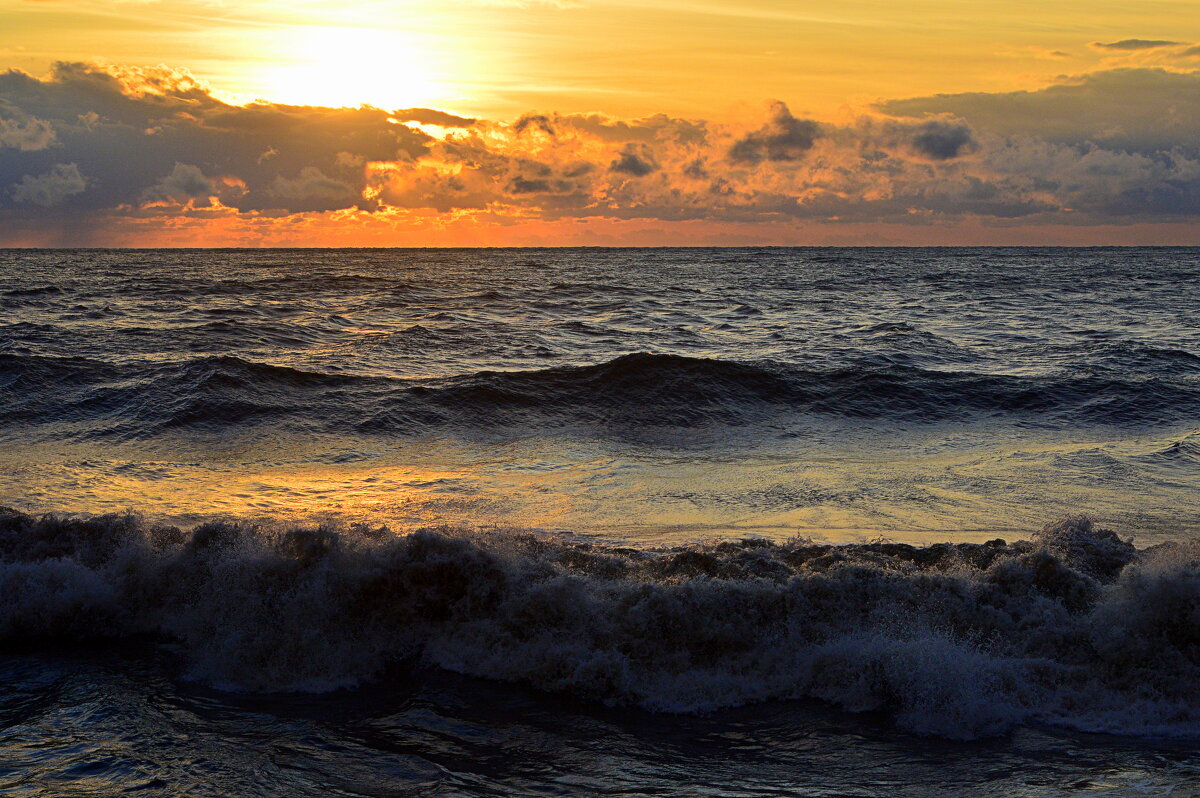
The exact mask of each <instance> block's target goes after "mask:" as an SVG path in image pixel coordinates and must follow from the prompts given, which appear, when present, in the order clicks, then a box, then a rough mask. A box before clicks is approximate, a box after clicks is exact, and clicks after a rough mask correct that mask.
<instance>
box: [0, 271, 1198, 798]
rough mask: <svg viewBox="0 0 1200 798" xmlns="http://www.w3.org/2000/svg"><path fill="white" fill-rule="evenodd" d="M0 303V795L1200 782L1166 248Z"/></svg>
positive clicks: (1073, 788)
mask: <svg viewBox="0 0 1200 798" xmlns="http://www.w3.org/2000/svg"><path fill="white" fill-rule="evenodd" d="M0 311H2V315H0V508H4V509H2V510H0V790H12V791H15V792H17V793H20V792H21V791H23V790H24V791H26V792H28V791H29V790H30V789H33V790H34V794H37V789H38V788H31V787H30V785H31V784H38V785H49V786H48V787H47V789H48V791H49V794H54V795H95V796H107V795H112V794H116V793H118V792H122V791H127V790H134V789H137V790H143V791H147V794H171V795H177V794H188V795H212V796H226V795H248V794H272V795H276V794H277V795H296V796H327V795H330V794H338V795H363V796H366V795H372V796H378V795H398V794H399V795H455V796H471V797H474V796H480V797H482V796H497V795H506V796H507V795H544V794H562V795H589V796H590V795H596V794H622V795H648V794H654V795H669V796H681V797H682V796H690V795H695V794H699V793H704V794H711V795H723V796H732V795H763V794H772V795H788V796H793V795H795V796H801V795H803V796H813V795H854V796H887V798H908V797H909V796H911V797H912V798H932V796H943V795H961V794H967V793H970V794H972V795H980V796H987V795H991V796H997V798H1000V796H1003V798H1009V796H1012V795H1030V796H1034V795H1036V796H1047V797H1048V796H1055V798H1065V797H1066V796H1073V795H1077V794H1079V791H1080V790H1085V791H1090V792H1092V793H1096V794H1105V795H1120V796H1124V795H1129V794H1146V795H1187V794H1190V793H1189V792H1188V790H1191V789H1192V788H1193V787H1194V786H1195V785H1197V784H1200V757H1197V755H1196V742H1197V740H1198V739H1200V503H1198V502H1197V501H1196V497H1197V496H1200V421H1198V419H1200V323H1198V322H1197V321H1196V320H1197V319H1200V250H1197V249H1186V248H1177V249H1165V248H1164V249H1156V248H1145V249H1023V248H1003V249H666V250H633V249H631V250H604V249H575V250H344V251H341V250H339V251H335V250H264V251H207V250H206V251H166V250H162V251H155V250H144V251H123V252H122V251H69V250H64V251H52V250H47V251H37V252H34V251H7V252H0ZM897 763H899V765H897ZM44 792H45V791H43V793H44Z"/></svg>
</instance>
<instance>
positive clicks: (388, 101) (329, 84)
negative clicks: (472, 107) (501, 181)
mask: <svg viewBox="0 0 1200 798" xmlns="http://www.w3.org/2000/svg"><path fill="white" fill-rule="evenodd" d="M278 52H279V56H278V58H277V60H275V61H274V64H273V65H272V66H269V67H267V68H266V69H265V70H264V73H263V75H262V78H261V85H262V90H263V91H264V92H265V95H266V96H265V99H268V100H271V101H273V102H281V103H290V104H296V105H324V106H334V107H340V106H358V105H364V104H366V105H373V106H377V107H380V108H385V109H396V108H409V107H413V106H421V105H430V104H436V103H437V102H438V101H439V100H444V99H446V98H447V92H446V88H445V85H444V84H443V82H442V81H441V80H439V79H438V78H437V77H436V76H437V75H438V71H439V70H438V67H439V62H440V61H441V60H442V57H441V54H440V53H439V52H438V51H437V49H436V48H435V47H434V46H432V42H429V41H426V40H424V39H423V38H422V37H419V36H416V35H413V34H410V33H408V32H406V31H403V30H395V29H371V28H360V27H302V28H295V29H291V30H289V31H287V32H286V33H284V34H282V35H281V37H280V41H279V45H278Z"/></svg>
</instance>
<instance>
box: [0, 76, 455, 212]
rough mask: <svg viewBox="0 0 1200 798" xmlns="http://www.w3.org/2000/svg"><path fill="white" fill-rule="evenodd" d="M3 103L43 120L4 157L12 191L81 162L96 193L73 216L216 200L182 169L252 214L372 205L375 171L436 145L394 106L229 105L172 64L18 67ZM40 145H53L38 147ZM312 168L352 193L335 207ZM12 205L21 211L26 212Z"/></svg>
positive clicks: (2, 167)
mask: <svg viewBox="0 0 1200 798" xmlns="http://www.w3.org/2000/svg"><path fill="white" fill-rule="evenodd" d="M0 103H2V105H0V107H2V108H5V109H9V113H7V114H6V115H7V117H8V118H10V119H12V118H17V117H15V116H14V112H19V113H20V114H21V115H22V116H21V117H20V118H22V119H24V120H36V122H33V121H26V122H23V123H22V126H21V127H19V128H18V134H19V136H20V141H22V142H25V147H24V148H21V149H18V150H17V151H15V152H14V151H11V150H5V151H4V152H5V155H4V156H3V157H0V185H10V184H12V183H15V182H16V181H18V180H20V179H22V177H23V176H24V175H31V174H34V175H36V174H40V173H45V172H46V171H47V170H49V169H50V168H51V167H52V166H53V165H54V164H55V163H66V162H71V163H74V164H76V165H77V166H78V169H79V170H80V172H81V173H82V174H85V175H87V178H88V190H87V192H86V194H82V195H81V196H80V197H79V198H78V201H77V202H73V203H71V206H70V210H71V212H73V213H74V212H79V211H81V210H94V211H100V210H105V209H112V208H117V207H128V208H134V209H136V208H137V207H138V206H139V205H140V204H142V203H144V202H147V201H153V202H162V201H164V200H168V199H170V198H172V197H179V196H184V195H185V194H186V195H187V196H188V198H189V199H191V200H195V201H199V204H205V203H204V202H203V201H204V200H206V199H207V198H202V197H196V196H191V194H189V193H188V192H190V191H193V190H200V188H201V187H202V186H204V185H205V184H204V183H203V182H202V181H199V180H196V181H194V182H193V183H192V187H191V188H190V189H186V190H185V188H184V184H183V182H181V181H183V180H184V179H185V178H186V177H187V176H188V174H191V173H190V172H189V173H188V174H185V173H184V172H178V171H176V170H177V168H178V166H179V165H181V164H186V165H187V168H188V169H194V170H198V173H200V174H203V175H204V176H206V179H208V180H209V181H210V183H211V186H212V190H213V191H217V190H218V188H221V189H222V191H223V192H224V193H223V196H222V201H223V202H228V203H232V206H231V207H233V208H234V209H236V210H237V211H241V212H250V211H268V210H269V211H277V212H283V213H293V212H304V211H311V210H314V209H329V208H331V207H332V206H334V205H337V206H338V207H346V205H345V203H346V202H348V203H350V204H351V205H354V204H356V203H359V202H361V203H362V204H363V206H364V207H365V206H369V205H370V203H369V201H367V200H365V199H363V198H362V192H363V189H364V188H365V187H366V174H365V167H364V164H365V163H367V162H370V161H376V160H389V161H391V160H402V159H406V158H412V157H417V156H420V155H421V154H422V153H423V152H424V151H425V148H426V146H427V143H428V142H429V141H431V140H432V139H431V137H429V136H428V135H426V134H425V133H422V132H420V131H417V130H413V129H412V128H409V127H407V126H405V125H403V124H399V123H397V122H394V121H389V118H392V117H391V115H390V114H389V113H388V112H387V111H385V110H382V109H375V108H368V107H363V108H320V107H306V106H287V105H278V104H272V103H255V104H251V105H247V106H234V105H229V104H227V103H224V102H221V101H220V100H218V99H216V98H215V97H213V96H212V94H211V93H210V92H209V91H208V90H207V88H206V87H205V86H204V85H203V84H201V83H200V82H199V81H197V80H196V79H195V78H193V77H192V76H191V75H190V74H188V73H186V72H183V71H177V70H169V69H166V68H158V69H151V70H137V69H114V68H101V67H98V66H95V65H89V64H80V63H59V64H56V65H55V66H54V68H53V71H52V72H51V74H50V75H49V76H48V77H47V78H45V79H37V78H34V77H31V76H29V75H26V74H24V73H21V72H16V71H9V72H6V73H0ZM48 129H52V132H53V134H54V139H53V142H52V146H51V143H50V142H47V141H46V139H47V135H46V134H45V133H44V131H45V130H48ZM4 130H5V131H10V128H9V127H6V128H4ZM35 134H36V135H35ZM11 135H12V134H11V132H8V133H6V136H11ZM5 140H6V141H8V138H6V139H5ZM37 143H44V144H46V146H44V147H31V146H30V145H31V144H37ZM356 159H357V165H355V160H356ZM306 169H316V170H319V171H320V172H321V174H322V175H323V176H324V178H326V179H328V180H330V181H332V182H333V183H337V184H339V185H341V186H342V188H340V189H338V192H339V193H338V197H340V199H339V200H336V201H335V200H334V198H333V190H334V186H333V185H332V184H323V183H321V182H320V181H319V180H317V179H315V178H313V174H312V173H311V172H306V171H304V170H306ZM172 175H173V177H172ZM164 176H168V177H167V178H166V182H163V181H164ZM192 176H193V177H194V174H193V175H192ZM234 185H237V186H240V189H239V190H237V191H234V190H232V188H231V187H232V186H234ZM181 192H182V193H181ZM218 193H220V192H218ZM10 200H11V202H10V203H9V210H10V212H19V211H20V208H18V207H14V206H15V205H16V202H15V199H12V198H11V197H10ZM339 203H340V204H339ZM3 208H4V203H3V200H2V199H0V212H2V211H3Z"/></svg>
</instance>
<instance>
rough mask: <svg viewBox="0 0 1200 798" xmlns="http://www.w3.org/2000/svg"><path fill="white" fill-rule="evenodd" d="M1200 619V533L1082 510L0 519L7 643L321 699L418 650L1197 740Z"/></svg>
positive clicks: (968, 731) (564, 686)
mask: <svg viewBox="0 0 1200 798" xmlns="http://www.w3.org/2000/svg"><path fill="white" fill-rule="evenodd" d="M1197 607H1200V547H1198V546H1197V544H1194V543H1193V544H1164V545H1160V546H1156V547H1153V548H1151V549H1146V550H1143V551H1137V550H1135V549H1134V547H1133V546H1132V545H1130V544H1129V543H1127V542H1124V541H1122V540H1121V539H1119V538H1118V537H1117V536H1116V535H1115V534H1113V533H1111V532H1108V531H1104V530H1101V529H1097V528H1095V527H1094V526H1093V525H1092V524H1091V523H1090V522H1089V521H1087V520H1086V519H1083V518H1075V519H1069V520H1066V521H1063V522H1060V523H1057V524H1054V525H1051V526H1048V527H1047V528H1046V529H1045V530H1043V531H1042V532H1041V533H1040V534H1039V535H1037V536H1036V537H1035V538H1034V539H1033V540H1032V541H1028V542H1017V543H1011V544H1010V543H1005V542H1004V541H1000V540H997V541H992V542H990V543H986V544H967V543H960V544H949V543H946V544H939V545H935V546H928V547H924V548H917V547H913V546H907V545H902V544H894V543H886V542H877V543H870V544H860V545H842V546H831V545H819V544H815V543H812V542H810V541H806V540H793V541H791V542H788V543H785V544H772V543H769V542H766V541H762V540H753V539H751V540H742V541H731V542H723V543H717V544H708V545H692V546H679V547H671V548H660V549H652V550H639V549H633V548H622V547H610V546H601V545H595V544H589V543H584V542H578V541H572V540H568V539H563V538H558V537H550V536H545V535H538V534H532V533H521V532H487V533H482V532H471V531H466V530H455V529H429V530H424V531H420V532H416V533H413V534H410V535H407V536H402V537H397V536H394V535H392V534H391V533H389V532H387V531H386V530H382V529H373V528H368V527H351V528H345V529H340V530H334V529H329V528H319V529H300V528H283V527H280V528H268V527H256V526H248V525H239V524H233V523H209V524H205V525H202V526H198V527H196V528H194V529H192V530H180V529H177V528H174V527H161V526H154V525H148V524H145V523H142V522H140V521H139V520H138V519H137V518H135V517H133V516H103V517H97V518H91V519H85V520H79V519H68V518H60V517H53V516H46V517H41V518H36V517H33V516H29V515H25V514H21V513H18V512H15V511H11V510H3V511H0V640H3V641H4V642H5V643H7V644H9V645H15V644H22V645H25V646H36V645H39V644H40V643H54V644H58V645H61V644H67V645H70V644H75V643H79V642H82V641H87V640H98V639H110V640H120V639H124V638H126V637H131V636H144V635H152V636H155V637H157V638H160V639H162V640H166V641H172V642H174V643H175V644H177V645H178V650H179V651H180V652H181V653H182V656H183V658H184V667H185V668H186V670H187V673H188V674H189V675H190V677H192V678H195V679H199V680H203V681H205V682H207V683H209V684H212V685H215V686H218V687H222V688H226V689H235V690H251V691H292V690H301V691H327V690H332V689H335V688H338V687H342V686H347V685H351V684H355V683H359V682H362V681H364V680H369V679H371V678H372V677H374V676H376V675H378V674H380V673H381V672H382V669H383V668H384V667H385V666H386V665H387V664H389V663H391V662H395V661H400V660H414V659H415V660H419V661H421V662H424V663H427V664H430V665H435V666H439V667H442V668H446V669H449V670H453V671H458V672H462V673H467V674H473V675H477V676H483V677H487V678H492V679H499V680H504V681H512V682H520V683H525V684H528V685H532V686H534V687H537V688H539V689H542V690H547V691H553V692H562V693H567V694H570V695H573V696H576V697H579V698H584V699H593V700H599V701H603V702H607V703H611V704H632V705H638V706H641V707H644V708H647V709H650V710H654V711H665V712H699V711H706V710H711V709H714V708H718V707H726V706H734V705H740V704H745V703H749V702H758V701H766V700H773V699H784V698H796V697H809V698H817V699H821V700H824V701H828V702H830V703H832V704H835V705H837V706H840V707H843V708H845V709H849V710H854V711H862V710H873V711H883V712H888V713H891V714H892V715H893V716H894V718H895V720H896V722H897V723H898V724H899V725H900V726H901V727H902V728H904V729H907V730H909V731H912V732H916V733H920V734H930V735H940V736H946V737H952V738H971V737H978V736H981V735H991V734H997V733H1003V732H1005V731H1007V730H1009V729H1011V728H1013V727H1014V726H1016V725H1018V724H1022V723H1027V722H1034V721H1037V722H1045V723H1052V724H1059V725H1064V726H1068V727H1073V728H1078V729H1087V730H1094V731H1109V732H1119V733H1122V734H1135V735H1182V736H1194V735H1196V734H1197V730H1198V729H1200V617H1198V616H1197Z"/></svg>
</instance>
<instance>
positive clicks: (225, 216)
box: [0, 0, 1200, 245]
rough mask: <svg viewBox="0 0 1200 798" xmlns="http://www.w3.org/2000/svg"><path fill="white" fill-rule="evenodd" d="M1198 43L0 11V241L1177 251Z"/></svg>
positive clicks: (100, 10) (225, 8) (918, 23)
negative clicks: (1033, 246)
mask: <svg viewBox="0 0 1200 798" xmlns="http://www.w3.org/2000/svg"><path fill="white" fill-rule="evenodd" d="M1198 41H1200V14H1197V13H1195V11H1194V4H1193V3H1191V2H1190V0H1188V1H1187V2H1185V1H1184V0H1150V1H1147V2H1139V3H1129V2H1124V3H1116V2H1107V3H1106V2H1088V3H1084V2H1057V3H1053V4H1045V3H1034V2H1026V1H1025V0H999V1H998V2H995V3H990V4H981V3H973V2H963V0H906V1H905V2H882V1H880V2H875V1H864V0H858V1H852V2H832V1H826V0H820V1H815V0H814V1H810V2H770V1H769V0H753V2H736V3H735V2H721V1H720V0H713V1H712V2H691V1H688V0H662V1H660V2H639V3H631V2H612V1H611V0H579V1H578V2H575V0H560V1H559V2H544V1H538V0H525V1H523V2H522V1H521V0H491V1H490V2H489V1H485V0H477V1H476V0H443V1H442V2H438V3H432V2H417V1H416V0H410V1H409V2H350V3H345V2H341V3H332V2H315V1H314V0H307V1H306V0H293V1H292V2H288V3H283V2H274V0H250V1H248V2H239V3H226V2H220V1H219V0H160V1H159V2H153V0H150V1H147V0H136V1H135V0H129V1H128V2H121V1H120V0H118V1H117V2H114V1H113V0H108V1H107V2H100V1H99V0H95V1H93V0H77V1H76V2H70V1H69V0H0V69H3V68H7V69H9V70H10V72H9V73H8V74H7V75H5V76H3V79H0V244H7V245H30V244H32V245H48V244H96V245H130V244H135V245H157V244H171V245H175V244H180V245H182V244H192V243H195V244H202V245H203V244H222V245H225V244H245V245H260V244H280V245H283V244H290V245H304V244H311V245H323V244H339V245H393V244H394V245H410V244H411V245H425V244H427V245H446V244H456V243H457V244H464V245H482V244H495V245H507V244H550V245H553V244H579V243H597V244H601V243H631V244H654V243H662V244H678V243H712V244H721V243H780V244H783V243H796V244H804V243H814V244H820V243H864V244H872V243H902V244H921V243H930V244H937V243H1020V242H1024V241H1028V242H1031V243H1034V242H1036V243H1064V244H1075V243H1098V244H1099V243H1105V244H1107V243H1130V244H1142V243H1200V235H1197V233H1196V232H1195V231H1196V229H1197V225H1196V224H1195V221H1196V216H1197V215H1200V132H1198V131H1200V99H1198V98H1200V73H1198V72H1197V69H1198V68H1200V47H1198V46H1197V42H1198ZM56 62H64V65H63V66H58V67H55V66H54V64H55V63H56ZM364 104H365V105H366V106H369V107H364V108H360V106H363V105H364ZM339 107H346V108H347V109H355V110H344V111H339V110H337V109H338V108H339ZM439 112H441V113H439Z"/></svg>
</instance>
